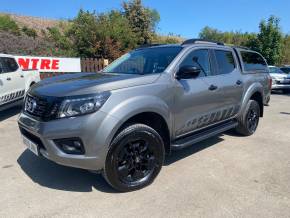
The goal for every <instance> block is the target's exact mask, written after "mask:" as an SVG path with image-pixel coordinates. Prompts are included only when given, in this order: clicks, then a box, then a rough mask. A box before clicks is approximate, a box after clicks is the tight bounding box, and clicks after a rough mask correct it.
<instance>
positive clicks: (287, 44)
mask: <svg viewBox="0 0 290 218" xmlns="http://www.w3.org/2000/svg"><path fill="white" fill-rule="evenodd" d="M281 64H286V65H289V64H290V36H289V35H286V36H285V38H284V46H283V52H282V61H281Z"/></svg>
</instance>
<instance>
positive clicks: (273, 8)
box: [0, 0, 290, 38]
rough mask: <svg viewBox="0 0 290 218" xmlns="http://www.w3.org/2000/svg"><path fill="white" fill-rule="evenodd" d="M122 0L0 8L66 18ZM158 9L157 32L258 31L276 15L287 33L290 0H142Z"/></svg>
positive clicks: (29, 1)
mask: <svg viewBox="0 0 290 218" xmlns="http://www.w3.org/2000/svg"><path fill="white" fill-rule="evenodd" d="M121 4H122V0H47V1H41V0H1V2H0V12H8V13H14V14H20V15H29V16H37V17H45V18H53V19H69V18H73V17H75V16H76V15H77V12H78V11H79V9H80V8H82V9H85V10H90V11H94V10H95V11H96V12H97V13H102V12H106V11H109V10H111V9H120V8H121ZM143 4H144V5H145V6H146V7H150V8H154V9H156V10H157V11H158V12H159V13H160V17H161V20H160V23H159V25H158V29H157V32H159V33H161V34H164V35H166V34H168V33H174V34H177V35H181V36H182V37H185V38H195V37H197V36H198V33H199V32H200V30H201V29H202V28H203V27H205V26H210V27H214V28H217V29H219V30H222V31H232V30H234V31H242V32H246V31H247V32H257V31H258V30H259V28H258V26H259V22H260V21H261V19H267V18H268V17H269V16H270V15H275V16H277V17H279V18H280V19H281V23H280V24H281V27H282V31H283V32H284V33H287V34H290V0H233V1H230V0H218V1H215V0H202V1H201V0H167V1H165V0H159V1H158V0H143Z"/></svg>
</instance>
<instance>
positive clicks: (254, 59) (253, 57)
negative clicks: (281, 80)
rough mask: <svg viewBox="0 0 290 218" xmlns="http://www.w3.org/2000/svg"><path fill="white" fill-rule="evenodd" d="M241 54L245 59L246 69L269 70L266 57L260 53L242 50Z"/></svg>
mask: <svg viewBox="0 0 290 218" xmlns="http://www.w3.org/2000/svg"><path fill="white" fill-rule="evenodd" d="M241 56H242V59H243V65H244V69H245V71H257V70H263V71H264V70H266V71H267V64H266V62H265V60H264V58H263V57H262V56H261V55H259V54H258V53H255V52H246V51H242V52H241Z"/></svg>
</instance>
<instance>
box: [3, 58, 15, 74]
mask: <svg viewBox="0 0 290 218" xmlns="http://www.w3.org/2000/svg"><path fill="white" fill-rule="evenodd" d="M0 61H1V67H2V72H4V73H9V72H14V71H16V70H17V69H18V65H17V63H16V61H15V59H14V58H7V57H2V58H1V59H0Z"/></svg>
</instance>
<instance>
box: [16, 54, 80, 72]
mask: <svg viewBox="0 0 290 218" xmlns="http://www.w3.org/2000/svg"><path fill="white" fill-rule="evenodd" d="M15 58H16V60H17V62H18V64H19V66H20V67H21V68H22V69H23V70H27V69H37V70H39V72H65V73H66V72H72V73H73V72H81V59H80V58H57V57H32V56H15Z"/></svg>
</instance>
